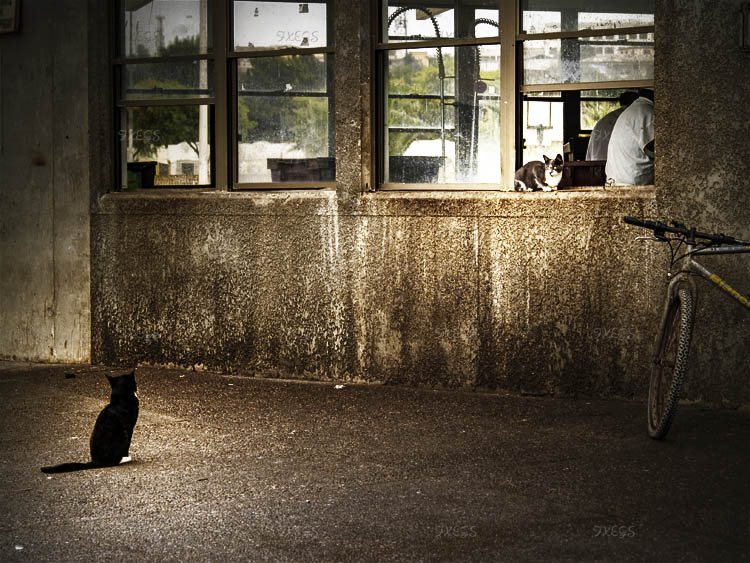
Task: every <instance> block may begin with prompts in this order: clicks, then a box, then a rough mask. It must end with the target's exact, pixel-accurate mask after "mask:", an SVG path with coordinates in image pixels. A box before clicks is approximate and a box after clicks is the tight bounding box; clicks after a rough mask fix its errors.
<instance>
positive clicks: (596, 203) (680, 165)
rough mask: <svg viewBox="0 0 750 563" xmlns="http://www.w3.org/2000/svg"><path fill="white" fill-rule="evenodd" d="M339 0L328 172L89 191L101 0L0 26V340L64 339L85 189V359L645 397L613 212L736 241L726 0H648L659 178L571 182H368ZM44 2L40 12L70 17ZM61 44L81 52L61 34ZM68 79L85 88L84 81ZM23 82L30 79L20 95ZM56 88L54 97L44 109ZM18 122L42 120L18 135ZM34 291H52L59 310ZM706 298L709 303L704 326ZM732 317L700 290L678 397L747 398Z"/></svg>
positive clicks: (102, 178)
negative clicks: (489, 186)
mask: <svg viewBox="0 0 750 563" xmlns="http://www.w3.org/2000/svg"><path fill="white" fill-rule="evenodd" d="M339 4H340V6H339V10H338V14H339V17H338V19H337V21H336V29H337V41H338V42H337V45H336V64H337V65H338V68H339V70H340V71H341V72H339V73H338V74H337V76H336V94H337V99H338V101H339V103H338V106H337V113H336V119H335V122H336V138H337V140H338V143H337V147H338V148H337V151H338V152H337V179H338V182H337V188H336V189H335V190H307V191H293V192H279V193H250V192H248V193H229V194H227V193H196V192H179V191H154V192H151V193H148V194H126V193H108V192H110V191H112V189H113V183H112V181H111V163H112V162H113V155H111V154H110V152H109V151H110V148H109V147H110V139H111V138H112V130H111V124H110V118H109V116H110V115H111V113H110V112H111V108H110V99H109V95H108V91H109V79H110V74H111V73H110V69H109V65H108V59H107V57H108V54H107V45H108V42H107V36H106V30H107V29H108V22H107V14H106V11H107V10H106V7H103V5H104V3H102V2H96V1H94V0H89V2H88V5H87V8H86V10H87V12H88V19H89V26H88V29H89V31H88V36H87V37H81V36H77V37H73V36H72V34H70V33H68V34H66V35H65V36H64V40H62V39H61V38H62V37H63V36H62V35H60V34H61V33H62V32H60V31H57V27H56V26H53V25H52V23H51V21H49V20H50V19H51V14H50V13H46V16H48V17H47V19H45V16H43V15H37V16H34V17H35V18H39V24H38V26H34V27H32V28H31V29H29V30H28V31H27V32H26V33H24V34H22V35H21V36H12V37H0V49H2V51H3V63H2V64H3V71H4V72H3V77H2V80H3V85H2V92H3V108H4V113H3V119H4V121H3V135H4V139H6V142H5V144H4V146H5V151H6V152H5V153H4V154H3V156H2V168H1V169H0V170H2V174H3V175H2V196H3V203H4V205H3V206H2V210H1V211H0V217H2V229H0V233H1V235H0V236H2V237H3V239H2V240H3V245H2V250H1V251H0V256H1V257H2V260H3V262H2V264H1V265H2V269H3V272H14V273H13V274H4V276H3V282H2V283H3V284H4V285H3V286H2V292H1V295H0V299H3V301H2V304H3V307H2V310H3V321H2V322H3V323H4V324H3V327H2V329H3V333H2V335H0V343H1V344H0V356H3V355H4V356H6V357H7V356H10V355H14V356H18V357H29V358H37V357H39V358H40V357H42V356H43V353H44V351H45V350H47V349H48V348H49V347H52V348H53V349H54V350H56V354H57V355H58V357H60V356H59V354H60V352H59V349H60V347H61V346H62V344H64V340H58V335H59V334H60V330H61V329H60V326H62V325H61V324H60V323H61V322H62V319H66V320H65V326H66V327H68V329H69V328H70V327H71V326H74V325H73V324H72V315H73V313H74V312H75V311H83V312H84V314H88V313H87V307H86V305H87V303H88V301H87V300H85V299H84V297H86V298H87V296H88V290H87V289H86V283H87V281H88V269H87V265H88V263H89V262H88V255H87V248H88V239H87V238H86V235H87V233H88V230H87V228H88V223H87V219H86V210H87V206H88V205H89V199H88V198H89V197H90V204H91V233H92V237H91V252H92V254H91V284H92V285H91V287H92V302H91V303H92V305H91V331H92V335H91V342H92V345H91V346H92V358H93V361H95V362H108V363H122V364H132V363H137V362H145V363H160V364H169V363H173V364H176V365H184V366H206V367H212V368H221V369H227V370H229V369H231V370H233V371H245V372H250V373H257V374H260V375H280V376H288V377H300V378H314V379H335V380H342V381H346V380H358V381H372V382H396V383H409V384H417V385H428V386H446V387H457V386H480V387H486V388H496V387H499V388H504V389H509V390H514V391H526V392H531V393H543V392H555V393H570V394H580V393H583V394H596V395H604V396H608V395H619V396H631V395H636V396H642V395H643V394H644V393H645V390H646V381H647V379H648V375H647V369H648V363H649V359H648V358H649V355H650V346H651V342H652V339H653V334H654V329H655V319H656V315H657V310H658V308H659V307H660V303H661V295H662V291H663V287H662V283H661V271H662V268H663V266H664V263H665V256H664V254H663V253H662V249H661V248H660V247H654V246H653V245H648V244H644V243H638V244H636V243H633V241H632V239H633V237H634V236H635V234H636V233H635V232H634V231H633V230H632V229H626V228H623V226H622V224H621V217H622V215H624V214H632V215H650V216H657V215H661V216H663V217H664V216H667V217H669V216H674V217H679V218H681V219H682V220H683V221H686V222H695V223H697V224H699V225H700V226H702V227H705V228H707V229H711V228H717V229H721V230H724V231H726V232H731V233H737V234H739V235H744V236H748V237H750V233H748V232H747V229H748V227H747V225H748V224H750V223H748V221H747V219H748V217H747V214H748V211H747V205H746V203H747V197H748V195H747V187H746V184H745V185H743V181H745V178H747V177H749V176H748V172H750V171H749V170H748V166H750V160H748V159H747V157H746V154H745V149H746V146H747V134H748V123H749V122H748V121H747V119H745V118H744V117H742V116H744V113H745V112H746V108H747V105H748V95H747V92H746V89H745V88H744V85H745V84H747V83H748V82H747V73H748V55H746V54H744V55H743V54H741V53H740V52H739V50H738V35H739V27H738V26H739V24H738V13H739V12H738V10H739V2H727V1H719V2H710V3H709V2H698V1H691V2H688V1H684V2H677V1H672V2H668V1H657V27H658V33H657V45H656V53H657V55H656V69H657V70H656V74H657V78H656V97H657V150H658V151H659V159H658V160H657V171H656V189H655V190H649V189H645V190H644V189H629V190H627V189H626V190H618V191H606V192H590V193H579V194H574V193H562V192H560V193H556V194H515V193H511V194H508V193H476V192H462V193H453V194H451V193H447V192H433V193H368V192H366V189H365V188H366V187H367V186H366V184H367V183H368V182H369V178H370V166H371V157H372V154H371V151H370V134H371V131H370V127H371V121H370V119H369V107H370V95H371V94H370V92H371V85H372V83H371V78H370V77H371V74H372V73H371V64H372V63H371V60H370V56H369V47H370V45H369V20H368V16H369V6H368V3H367V1H366V0H360V1H359V2H351V1H346V2H344V1H343V0H342V1H341V2H339ZM30 5H31V4H30V3H29V2H27V3H25V4H24V6H26V7H28V6H30ZM50 9H52V8H47V10H50ZM52 10H54V11H55V12H59V14H58V13H55V21H56V22H57V21H71V19H72V20H75V21H78V20H79V19H80V18H81V17H83V15H82V14H83V12H75V14H71V13H69V12H67V11H66V10H65V8H63V7H60V8H54V9H52ZM42 12H43V13H44V10H43V11H42ZM65 18H68V20H66V19H65ZM31 21H33V20H26V23H29V25H30V22H31ZM55 34H57V35H55ZM82 42H86V45H82V44H81V43H82ZM58 44H59V45H58ZM53 45H55V46H56V48H55V49H53V48H52V46H53ZM63 45H64V46H65V47H64V49H63V47H62V46H63ZM22 46H23V47H24V48H26V49H31V50H33V51H34V52H35V53H36V52H37V51H38V57H37V56H36V55H35V58H34V60H35V61H49V65H52V66H49V68H53V69H57V70H56V72H54V73H52V79H50V78H49V77H48V76H47V74H46V72H45V71H42V70H40V69H39V67H40V65H39V64H38V62H35V64H34V65H29V68H30V71H29V72H30V73H31V74H30V75H29V76H30V78H25V77H23V76H22V75H21V74H20V73H17V72H12V73H11V72H8V71H7V67H8V65H9V64H11V63H9V62H8V61H9V60H11V61H13V63H12V64H16V65H17V64H19V62H18V61H19V60H23V59H18V58H17V57H13V58H10V59H9V58H8V54H7V53H8V52H9V50H11V49H16V50H19V49H21V48H22ZM76 46H77V47H80V48H81V49H82V51H81V52H82V53H84V54H80V53H79V54H78V55H76V54H75V53H73V51H74V50H75V48H76ZM86 47H87V48H88V54H85V51H86ZM15 52H20V51H15ZM64 53H67V54H68V55H69V56H68V57H63V54H64ZM45 57H46V58H45ZM76 57H78V58H76ZM82 59H84V60H83V61H82ZM74 62H77V63H78V64H74ZM83 63H88V64H83ZM66 64H67V65H68V67H67V69H66V70H63V68H65V67H64V65H66ZM61 65H63V66H61ZM81 68H84V70H81ZM35 73H36V74H35ZM86 74H88V76H89V77H90V80H89V81H88V83H87V82H86V80H85V79H83V78H79V77H81V76H84V75H86ZM8 76H11V77H12V78H10V79H9V78H8ZM55 76H57V77H58V78H57V79H54V77H55ZM44 78H47V80H48V81H49V80H51V81H52V84H54V85H57V86H55V87H53V86H49V85H47V83H46V82H45V81H44ZM9 80H10V81H12V82H13V83H14V84H12V85H11V84H10V82H9ZM29 80H31V84H33V85H34V88H33V89H31V90H30V92H31V93H32V94H33V95H20V94H18V92H19V91H22V90H19V89H20V88H21V86H22V85H24V84H27V83H28V82H29ZM55 80H56V81H55ZM26 87H28V86H26ZM45 88H46V89H47V90H45ZM8 92H10V93H8ZM79 94H80V95H81V96H82V97H81V98H78V95H79ZM87 94H88V98H89V99H88V125H87V127H88V129H85V128H84V127H85V126H83V125H78V124H81V123H86V117H87V115H86V111H85V110H86V108H85V107H84V108H82V107H80V106H79V105H77V104H76V103H75V102H74V101H73V99H74V98H75V99H85V97H86V95H87ZM53 102H54V103H55V104H56V105H55V106H54V107H56V108H60V107H65V108H66V109H67V110H68V112H67V113H65V114H63V113H62V112H60V111H56V112H55V113H54V115H55V116H56V117H55V119H53V118H52V115H53V114H52V110H51V109H50V104H52V103H53ZM84 103H85V102H84ZM9 104H11V105H10V106H9ZM45 104H47V105H45ZM66 104H67V105H66ZM27 105H31V106H33V107H41V108H43V109H42V110H38V111H35V112H32V111H31V110H30V109H28V107H26V106H27ZM9 107H10V110H9ZM44 108H47V109H44ZM45 111H46V113H44V112H45ZM78 114H81V115H80V119H79V118H76V117H75V115H78ZM9 115H10V116H9ZM34 120H38V125H37V126H36V127H35V128H34V130H35V131H39V132H40V133H39V135H35V136H24V135H23V134H22V132H23V131H24V127H27V126H28V123H29V122H33V121H34ZM50 123H52V124H53V127H52V128H51V129H50V127H49V124H50ZM66 123H67V124H68V125H67V127H66V126H65V124H66ZM74 124H75V125H74ZM69 128H70V129H71V130H70V131H68V129H69ZM9 132H11V133H9ZM9 134H12V137H10V138H12V139H14V147H13V148H12V149H11V148H9V145H8V143H7V139H8V138H9V136H8V135H9ZM65 135H71V140H72V141H73V142H71V144H69V145H68V144H65V142H67V140H68V139H65ZM87 135H88V137H87ZM63 141H65V142H63ZM37 145H38V146H40V147H42V149H40V150H41V152H42V154H43V155H44V156H45V157H46V158H45V159H44V160H45V162H50V160H49V159H50V158H52V159H54V162H55V163H56V165H55V166H54V169H52V167H49V166H48V167H47V168H45V166H33V163H34V162H37V163H39V162H42V160H39V159H33V158H31V156H30V155H31V152H32V151H34V150H36V147H37ZM65 147H71V148H70V149H66V148H65ZM89 147H91V148H92V150H91V151H88V148H89ZM94 147H95V148H96V149H95V150H94ZM65 150H73V151H74V152H75V153H76V154H79V153H81V152H83V153H85V152H86V151H88V159H87V158H86V155H83V156H82V157H81V159H80V161H79V160H77V159H69V158H64V155H66V154H67V153H66V152H65ZM45 151H46V152H45ZM50 155H52V156H50ZM66 167H68V168H67V169H68V172H67V173H63V172H62V170H66ZM35 174H36V175H37V176H35ZM44 174H46V175H44ZM38 176H43V177H41V178H39V177H38ZM79 179H80V183H78V180H79ZM86 182H88V184H89V186H90V193H89V192H88V191H87V188H86ZM62 186H67V188H66V189H64V190H63V189H62ZM82 186H83V187H82ZM61 191H62V192H63V193H61ZM6 198H7V201H8V207H7V209H8V210H6V205H5V201H6ZM63 201H64V202H66V203H65V205H64V206H62V207H61V203H60V202H63ZM79 213H80V215H79ZM35 214H37V215H35ZM37 216H38V217H39V219H33V221H32V219H31V218H30V217H37ZM53 219H54V220H53ZM30 222H31V223H30ZM30 224H31V225H32V228H29V225H30ZM37 224H38V225H39V227H38V228H37V227H36V225H37ZM53 227H54V231H53ZM65 233H68V234H67V237H68V238H66V234H65ZM75 233H78V234H79V235H80V237H78V238H75V239H74V241H73V242H71V240H72V239H71V238H70V237H71V236H72V234H75ZM71 247H72V248H73V249H74V250H75V252H69V251H66V252H65V253H63V250H64V249H69V248H71ZM63 254H64V256H63ZM729 262H730V264H729V267H728V269H727V273H734V274H736V275H734V276H729V277H732V278H734V277H737V278H741V276H742V275H746V274H747V271H748V269H747V267H746V261H743V260H740V259H737V260H732V261H729ZM721 263H722V264H724V262H723V261H722V262H721ZM11 266H12V267H11ZM15 272H18V273H15ZM73 274H76V275H77V276H78V278H79V279H77V280H70V279H69V278H68V276H71V275H73ZM11 276H12V277H11ZM73 288H75V291H73ZM738 288H739V289H742V290H744V291H745V292H750V287H748V285H747V282H745V284H744V285H743V284H738ZM66 292H67V293H66ZM71 292H73V293H71ZM63 294H65V295H68V297H67V301H65V305H64V306H63V301H64V299H63V297H62V295H63ZM74 297H75V298H76V299H78V302H77V303H72V301H73V298H74ZM45 301H46V302H47V303H54V307H53V309H52V310H51V311H53V312H54V313H55V314H54V316H50V314H49V313H48V312H47V311H48V310H49V309H48V307H46V306H44V305H43V304H44V303H45ZM709 311H714V312H717V313H718V317H717V320H714V321H708V319H707V317H706V314H707V313H708V312H709ZM743 315H744V316H743ZM746 316H747V315H746V313H745V312H744V311H742V310H740V309H739V308H737V307H736V306H735V305H733V304H732V303H731V302H730V301H729V300H728V299H726V298H725V297H723V296H721V295H718V294H715V295H710V294H706V297H705V298H704V299H703V301H702V303H701V304H700V306H699V319H700V321H701V323H703V324H699V327H698V329H697V331H696V340H697V342H698V344H697V346H696V349H695V351H694V352H695V353H694V355H693V358H694V359H695V360H696V368H695V369H693V371H692V372H691V374H690V377H689V382H688V388H687V396H688V397H689V398H692V399H697V400H703V401H706V402H712V403H725V404H727V403H728V404H737V403H741V402H747V401H748V400H750V385H748V383H747V381H748V380H747V377H746V372H745V367H744V364H745V362H746V357H745V355H744V353H743V352H744V350H745V347H746V345H747V341H748V338H747V337H748V330H749V329H748V324H747V321H746ZM77 326H79V327H81V328H79V331H80V334H79V337H78V338H77V339H72V340H69V342H74V341H75V342H77V344H78V346H79V348H80V349H81V350H85V352H87V346H88V335H87V334H84V330H85V329H86V328H87V327H88V326H89V325H88V323H86V322H84V321H80V324H79V325H77ZM52 327H54V329H55V336H54V337H51V336H50V334H51V330H52ZM728 327H731V328H728ZM24 335H28V336H25V338H26V340H23V339H22V337H24ZM69 345H70V344H69ZM62 348H63V349H65V348H64V346H62ZM85 352H82V353H81V357H85V356H86V353H85Z"/></svg>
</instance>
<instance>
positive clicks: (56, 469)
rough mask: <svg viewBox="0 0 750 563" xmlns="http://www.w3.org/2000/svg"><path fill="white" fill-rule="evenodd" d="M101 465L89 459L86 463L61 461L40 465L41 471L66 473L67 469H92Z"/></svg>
mask: <svg viewBox="0 0 750 563" xmlns="http://www.w3.org/2000/svg"><path fill="white" fill-rule="evenodd" d="M95 467H101V466H100V465H99V464H98V463H94V462H93V461H89V462H87V463H75V462H74V463H61V464H59V465H49V466H47V467H42V473H67V472H68V471H82V470H83V469H94V468H95Z"/></svg>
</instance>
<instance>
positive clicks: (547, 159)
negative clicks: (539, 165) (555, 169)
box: [542, 153, 563, 164]
mask: <svg viewBox="0 0 750 563" xmlns="http://www.w3.org/2000/svg"><path fill="white" fill-rule="evenodd" d="M542 157H543V158H544V164H549V163H550V162H552V159H551V158H550V157H548V156H547V155H546V154H543V155H542ZM554 162H559V163H560V164H562V163H563V157H562V155H561V154H560V153H558V154H557V156H556V157H555V160H554Z"/></svg>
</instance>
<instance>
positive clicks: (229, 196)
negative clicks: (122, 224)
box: [93, 186, 656, 217]
mask: <svg viewBox="0 0 750 563" xmlns="http://www.w3.org/2000/svg"><path fill="white" fill-rule="evenodd" d="M655 196H656V190H655V188H654V186H633V187H614V188H605V187H592V188H575V189H567V190H560V191H553V192H507V191H469V190H466V191H463V190H462V191H448V190H442V191H441V190H431V191H412V190H404V191H390V190H389V191H378V192H368V193H362V194H356V195H351V194H349V193H346V192H344V194H342V193H340V192H338V191H337V190H335V189H332V188H326V189H304V190H294V189H289V190H274V191H257V190H256V191H238V192H220V191H213V190H171V189H170V190H166V189H155V190H138V191H126V192H115V193H110V194H106V195H104V196H102V197H101V198H100V199H99V201H98V204H97V206H96V208H95V209H94V210H93V214H94V215H139V216H140V215H207V216H209V215H214V216H215V215H229V216H241V215H266V216H275V215H278V216H295V215H297V216H316V215H319V216H320V215H324V216H327V215H342V216H347V215H349V216H373V215H393V216H474V217H483V216H545V215H550V214H556V213H557V212H559V211H560V210H562V209H568V208H569V207H571V206H572V207H576V206H584V207H592V206H593V207H594V208H597V207H600V206H602V205H603V206H607V207H611V206H615V207H617V206H618V202H621V203H623V204H625V203H626V202H630V203H639V202H640V203H642V204H646V205H648V204H650V203H652V202H653V201H655Z"/></svg>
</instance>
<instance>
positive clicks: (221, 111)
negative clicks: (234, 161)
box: [213, 0, 231, 191]
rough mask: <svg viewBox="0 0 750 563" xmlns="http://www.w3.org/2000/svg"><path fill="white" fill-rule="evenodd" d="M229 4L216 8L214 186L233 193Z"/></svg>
mask: <svg viewBox="0 0 750 563" xmlns="http://www.w3.org/2000/svg"><path fill="white" fill-rule="evenodd" d="M227 5H228V2H227V0H219V1H217V2H215V4H214V7H213V9H214V22H213V23H214V56H215V59H214V88H215V95H216V106H215V107H214V139H213V142H214V151H215V154H216V157H215V162H216V167H215V168H216V169H215V171H214V185H215V187H216V189H217V190H218V191H228V190H229V185H230V182H229V168H230V162H231V158H230V154H229V111H228V105H229V95H228V93H229V90H228V88H229V84H228V80H229V75H228V72H227V45H228V42H229V37H228V35H229V32H228V30H229V17H228V13H229V12H228V10H227Z"/></svg>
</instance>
